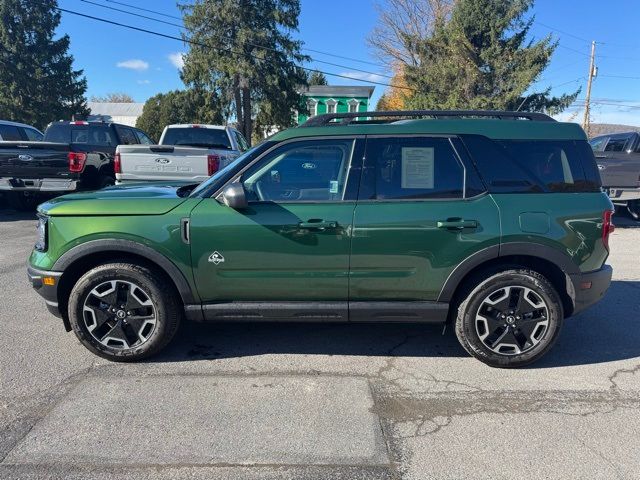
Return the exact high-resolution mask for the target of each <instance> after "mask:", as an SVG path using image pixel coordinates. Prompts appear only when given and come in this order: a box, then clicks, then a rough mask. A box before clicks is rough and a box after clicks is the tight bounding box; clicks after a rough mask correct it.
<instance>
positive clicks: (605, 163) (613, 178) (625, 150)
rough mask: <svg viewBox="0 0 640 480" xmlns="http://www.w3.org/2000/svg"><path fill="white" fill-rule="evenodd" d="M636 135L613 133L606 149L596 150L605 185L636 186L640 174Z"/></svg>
mask: <svg viewBox="0 0 640 480" xmlns="http://www.w3.org/2000/svg"><path fill="white" fill-rule="evenodd" d="M634 139H635V136H634V135H631V134H617V135H611V136H610V137H609V140H608V141H607V143H606V145H605V146H604V150H603V151H601V152H597V151H596V152H595V155H596V161H597V163H598V169H599V170H600V177H601V178H602V184H603V185H604V186H605V187H636V186H637V184H638V175H639V174H640V155H637V154H634V153H633V147H634V145H633V143H634Z"/></svg>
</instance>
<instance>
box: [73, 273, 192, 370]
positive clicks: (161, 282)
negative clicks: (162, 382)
mask: <svg viewBox="0 0 640 480" xmlns="http://www.w3.org/2000/svg"><path fill="white" fill-rule="evenodd" d="M173 292H174V289H173V286H172V285H170V282H169V280H167V279H165V278H164V277H163V276H161V275H159V274H158V273H156V272H155V271H154V270H151V269H149V268H147V267H143V266H140V265H135V264H131V263H110V264H106V265H100V266H98V267H95V268H93V269H92V270H89V271H88V272H87V273H85V274H84V275H83V276H82V277H81V278H80V279H79V280H78V282H77V283H76V284H75V286H74V287H73V289H72V290H71V295H70V297H69V321H70V322H71V326H72V328H73V331H74V332H75V334H76V336H77V337H78V339H79V340H80V342H82V344H83V345H84V346H85V347H87V348H88V349H89V350H91V351H92V352H93V353H95V354H96V355H99V356H101V357H103V358H106V359H108V360H112V361H116V362H129V361H135V360H141V359H143V358H148V357H150V356H151V355H154V354H156V353H158V352H159V351H160V350H162V349H163V348H164V347H165V346H166V345H167V344H168V343H169V342H170V341H171V339H172V338H173V336H174V335H175V333H176V331H177V330H178V326H179V324H180V319H181V316H182V313H181V309H180V302H179V301H178V299H177V298H176V296H177V293H175V294H174V293H173Z"/></svg>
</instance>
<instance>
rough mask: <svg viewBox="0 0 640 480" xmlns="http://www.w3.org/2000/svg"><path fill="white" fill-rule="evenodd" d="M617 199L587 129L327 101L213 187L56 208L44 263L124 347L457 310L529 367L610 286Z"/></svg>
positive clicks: (50, 212) (49, 288) (42, 280)
mask: <svg viewBox="0 0 640 480" xmlns="http://www.w3.org/2000/svg"><path fill="white" fill-rule="evenodd" d="M612 210H613V207H612V204H611V202H610V200H609V199H608V197H607V196H606V195H605V194H604V193H602V191H601V186H600V178H599V174H598V169H597V167H596V163H595V160H594V156H593V153H592V150H591V148H590V147H589V144H588V143H587V138H586V136H585V134H584V132H583V131H582V130H581V129H580V127H579V126H577V125H575V124H572V123H559V122H556V121H554V120H553V119H551V118H550V117H547V116H546V115H543V114H535V113H522V112H517V113H516V112H478V111H470V112H459V111H446V112H445V111H415V112H370V113H358V114H349V113H344V114H342V113H338V114H327V115H320V116H317V117H314V118H312V119H310V120H309V121H308V122H307V123H305V124H304V125H302V126H300V127H298V128H293V129H289V130H286V131H283V132H280V133H278V134H276V135H274V136H273V137H271V138H269V139H268V140H266V141H265V142H263V143H261V144H260V145H258V146H256V147H254V148H253V149H251V150H249V151H247V152H246V153H245V154H244V155H242V156H241V157H240V158H238V160H237V161H236V162H234V163H233V164H231V165H229V166H228V167H226V168H225V169H223V170H221V171H220V172H218V173H216V174H215V175H213V176H212V177H211V178H209V179H208V180H207V181H206V182H204V183H202V184H200V185H199V186H193V185H182V186H181V185H166V184H162V185H158V184H146V185H137V186H127V187H111V188H107V189H104V190H100V191H97V192H93V193H77V194H72V195H66V196H63V197H60V198H56V199H54V200H52V201H50V202H47V203H44V204H42V205H41V206H40V207H39V225H38V232H39V233H38V240H37V243H36V245H35V248H34V250H33V253H32V254H31V257H30V259H29V265H28V274H29V277H30V279H31V282H32V284H33V286H34V288H35V289H36V290H37V291H38V293H40V295H42V296H43V297H44V299H45V301H46V303H47V306H48V308H49V310H50V311H51V312H52V313H53V314H54V315H57V316H59V317H61V318H62V320H63V322H64V325H65V327H66V329H67V330H68V331H70V330H73V331H74V332H75V334H76V335H77V337H78V338H79V339H80V341H81V342H82V343H83V344H84V345H85V346H86V347H87V348H88V349H89V350H91V351H92V352H94V353H95V354H97V355H100V356H102V357H105V358H108V359H110V360H116V361H130V360H138V359H142V358H146V357H149V356H150V355H152V354H155V353H157V352H159V351H160V350H161V349H162V348H163V347H165V346H166V345H167V344H168V343H169V341H170V340H171V338H172V337H173V336H174V334H175V333H176V330H177V329H178V325H179V323H180V321H181V319H183V318H187V319H190V320H194V321H198V322H209V321H235V322H239V321H302V322H423V323H440V324H444V323H446V322H449V323H451V324H452V325H453V326H454V328H455V332H456V334H457V337H458V339H459V340H460V343H461V344H462V346H463V347H464V348H465V349H466V350H467V351H468V352H469V353H470V354H471V355H473V356H475V357H476V358H478V359H480V360H481V361H483V362H485V363H487V364H489V365H492V366H497V367H515V366H521V365H525V364H528V363H530V362H532V361H534V360H536V359H538V358H540V357H541V356H542V355H544V354H545V353H546V352H547V351H548V350H549V349H550V348H551V346H552V345H553V343H554V342H555V340H556V339H557V338H558V334H559V331H560V327H561V325H562V322H563V320H564V319H565V318H567V317H569V316H571V315H574V314H576V313H578V312H580V311H581V310H583V309H584V308H586V307H587V306H589V305H591V304H593V303H594V302H596V301H597V300H599V299H600V298H601V297H602V296H603V295H604V293H605V291H606V290H607V288H608V286H609V283H610V281H611V272H612V271H611V267H609V266H608V265H605V260H606V259H607V256H608V254H609V245H608V238H609V233H610V232H611V231H612V229H613V225H612V223H611V215H612Z"/></svg>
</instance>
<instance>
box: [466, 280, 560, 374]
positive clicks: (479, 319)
mask: <svg viewBox="0 0 640 480" xmlns="http://www.w3.org/2000/svg"><path fill="white" fill-rule="evenodd" d="M487 277H488V278H487ZM469 287H470V291H469V292H468V294H467V295H466V296H465V298H464V299H463V301H462V303H460V306H459V307H458V316H457V319H456V329H455V330H456V335H457V337H458V340H459V341H460V343H461V344H462V346H463V347H464V349H465V350H467V352H469V353H470V354H471V355H473V356H474V357H476V358H477V359H479V360H480V361H482V362H484V363H486V364H487V365H490V366H492V367H502V368H508V367H521V366H524V365H528V364H530V363H532V362H534V361H536V360H538V359H539V358H540V357H542V356H543V355H544V354H545V353H546V352H547V351H549V349H550V348H551V347H552V346H553V344H554V343H555V341H556V340H557V338H558V334H559V332H560V328H561V326H562V320H563V318H564V312H563V308H562V302H561V300H560V297H559V295H558V293H557V292H556V290H555V288H554V287H553V286H552V285H551V283H550V282H549V281H548V280H547V279H546V278H545V277H544V276H542V275H540V274H539V273H537V272H534V271H532V270H527V269H520V268H514V269H510V270H506V271H501V272H497V273H493V274H491V273H490V272H489V275H487V272H485V274H484V275H481V276H477V277H475V282H474V281H472V282H471V284H470V285H469Z"/></svg>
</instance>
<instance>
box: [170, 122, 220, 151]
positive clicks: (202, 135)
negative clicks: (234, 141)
mask: <svg viewBox="0 0 640 480" xmlns="http://www.w3.org/2000/svg"><path fill="white" fill-rule="evenodd" d="M162 143H163V144H164V145H183V146H189V147H203V148H219V149H227V150H231V142H230V141H229V136H228V135H227V131H226V130H223V129H220V128H194V127H184V128H169V129H168V130H167V133H166V134H165V136H164V139H163V141H162Z"/></svg>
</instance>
